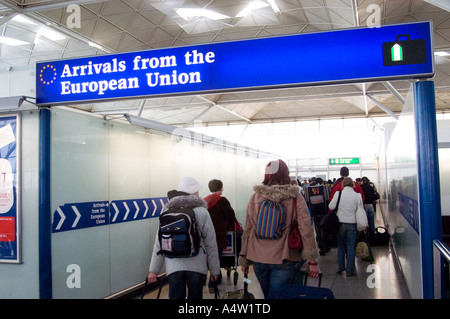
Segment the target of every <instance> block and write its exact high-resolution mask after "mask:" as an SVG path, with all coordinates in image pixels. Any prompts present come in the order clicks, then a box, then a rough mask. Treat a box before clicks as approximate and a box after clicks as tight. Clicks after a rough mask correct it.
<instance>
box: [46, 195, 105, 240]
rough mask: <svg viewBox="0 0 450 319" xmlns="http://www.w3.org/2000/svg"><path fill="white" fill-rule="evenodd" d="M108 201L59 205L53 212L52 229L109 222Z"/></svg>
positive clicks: (59, 230)
mask: <svg viewBox="0 0 450 319" xmlns="http://www.w3.org/2000/svg"><path fill="white" fill-rule="evenodd" d="M108 207H109V203H108V202H104V201H103V202H88V203H72V204H65V205H63V206H59V207H58V208H57V209H56V211H55V213H54V214H53V226H52V231H53V232H54V233H56V232H62V231H67V230H75V229H81V228H87V227H94V226H103V225H108V224H109V208H108Z"/></svg>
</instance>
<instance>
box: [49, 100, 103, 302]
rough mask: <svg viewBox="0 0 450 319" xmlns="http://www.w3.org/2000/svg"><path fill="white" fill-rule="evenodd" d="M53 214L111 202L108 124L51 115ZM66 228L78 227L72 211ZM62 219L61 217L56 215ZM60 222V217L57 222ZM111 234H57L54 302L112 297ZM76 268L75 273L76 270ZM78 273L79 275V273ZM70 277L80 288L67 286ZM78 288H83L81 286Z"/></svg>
mask: <svg viewBox="0 0 450 319" xmlns="http://www.w3.org/2000/svg"><path fill="white" fill-rule="evenodd" d="M51 117H52V121H51V123H52V124H51V134H52V137H51V143H52V148H51V154H52V158H51V163H52V172H51V178H52V180H51V191H52V196H51V202H52V205H51V208H52V212H55V211H56V210H57V208H58V207H59V206H62V205H65V204H70V203H82V202H91V201H107V200H108V198H109V194H108V143H107V137H108V129H107V125H106V122H104V121H103V120H100V119H97V118H94V117H89V116H85V115H81V114H77V113H73V112H67V111H65V110H58V109H54V110H53V111H52V113H51ZM70 214H73V216H71V215H69V213H67V216H66V217H65V219H64V221H63V223H69V224H68V227H71V226H72V225H74V224H75V222H76V213H75V212H74V211H73V210H72V211H71V212H70ZM57 215H59V213H57ZM58 217H59V216H58ZM109 261H110V256H109V229H108V227H106V226H103V227H95V228H86V229H77V230H74V231H64V232H60V233H53V234H52V272H53V280H52V282H53V297H54V298H101V297H103V296H106V295H108V294H109V292H110V272H109V269H110V267H109ZM71 265H76V267H79V268H77V269H76V270H71V269H72V268H71V267H72V266H71ZM77 270H79V271H77ZM71 275H74V276H77V277H76V278H75V277H72V278H73V281H70V280H69V283H70V282H72V283H73V284H74V285H75V287H72V286H70V284H69V285H68V283H67V280H68V278H70V276H71ZM78 284H79V286H80V287H79V288H77V285H78Z"/></svg>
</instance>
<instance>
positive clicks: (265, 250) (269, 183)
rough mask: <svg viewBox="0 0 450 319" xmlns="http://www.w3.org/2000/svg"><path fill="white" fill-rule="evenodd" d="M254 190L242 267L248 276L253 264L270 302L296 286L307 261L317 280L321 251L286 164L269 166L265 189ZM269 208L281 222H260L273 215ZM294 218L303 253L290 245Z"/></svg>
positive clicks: (276, 162) (245, 230)
mask: <svg viewBox="0 0 450 319" xmlns="http://www.w3.org/2000/svg"><path fill="white" fill-rule="evenodd" d="M253 190H254V191H255V193H254V194H253V195H252V196H251V198H250V201H249V203H248V205H247V214H246V222H245V227H244V233H243V235H242V248H241V251H240V254H239V265H240V266H241V267H242V271H243V272H244V273H248V270H249V266H250V265H252V264H253V268H254V271H255V275H256V277H257V279H258V281H259V283H260V285H261V289H262V292H263V294H264V297H265V298H271V295H273V294H274V293H276V291H277V290H279V288H280V287H281V286H283V285H287V284H291V283H293V282H292V280H293V278H294V277H295V275H296V268H298V267H297V266H299V265H301V264H303V263H304V262H305V261H306V260H307V261H308V265H309V276H310V277H318V275H319V268H318V263H317V260H316V258H317V256H318V251H317V247H316V240H315V236H314V230H313V227H312V225H311V221H310V216H309V214H308V209H307V205H306V202H305V200H304V198H303V196H302V195H301V194H300V188H299V186H298V185H292V184H291V179H290V177H289V169H288V167H287V165H286V163H285V162H284V161H282V160H275V161H271V162H270V163H269V164H268V165H267V166H266V170H265V175H264V181H263V182H262V185H257V186H254V188H253ZM294 199H295V200H294ZM294 202H296V209H297V212H296V214H294ZM269 205H271V206H272V207H273V209H272V211H271V213H273V215H274V216H272V217H276V216H275V215H277V216H278V217H279V216H282V218H272V217H269V218H265V217H264V218H261V216H263V215H262V214H264V210H265V211H266V213H267V211H270V209H269V208H266V207H268V206H269ZM295 215H296V218H297V222H298V229H299V231H300V236H301V240H302V243H303V248H302V249H301V252H300V251H299V250H298V249H296V250H294V249H290V248H289V243H288V236H289V231H290V225H291V223H292V222H293V218H294V216H295ZM265 216H266V217H267V214H266V215H265ZM264 219H265V220H264ZM273 220H281V224H280V225H279V226H278V227H277V226H276V225H274V223H272V221H273ZM272 230H273V231H272Z"/></svg>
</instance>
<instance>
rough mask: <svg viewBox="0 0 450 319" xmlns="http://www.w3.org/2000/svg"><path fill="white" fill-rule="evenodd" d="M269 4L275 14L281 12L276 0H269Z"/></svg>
mask: <svg viewBox="0 0 450 319" xmlns="http://www.w3.org/2000/svg"><path fill="white" fill-rule="evenodd" d="M267 2H269V4H270V6H271V7H272V10H273V12H275V13H277V12H281V10H280V8H279V7H278V5H277V4H276V3H275V0H267Z"/></svg>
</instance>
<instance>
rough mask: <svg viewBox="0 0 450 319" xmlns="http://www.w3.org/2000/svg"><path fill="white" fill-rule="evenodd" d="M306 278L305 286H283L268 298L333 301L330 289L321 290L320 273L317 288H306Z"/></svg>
mask: <svg viewBox="0 0 450 319" xmlns="http://www.w3.org/2000/svg"><path fill="white" fill-rule="evenodd" d="M307 278H308V276H305V285H284V286H282V287H281V288H280V289H279V290H278V291H276V292H275V293H273V294H272V295H271V296H269V299H334V294H333V292H332V291H331V289H328V288H321V287H320V285H321V283H322V273H320V274H319V283H318V287H310V286H306V283H307Z"/></svg>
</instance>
